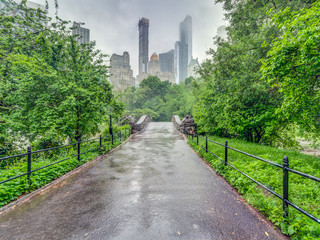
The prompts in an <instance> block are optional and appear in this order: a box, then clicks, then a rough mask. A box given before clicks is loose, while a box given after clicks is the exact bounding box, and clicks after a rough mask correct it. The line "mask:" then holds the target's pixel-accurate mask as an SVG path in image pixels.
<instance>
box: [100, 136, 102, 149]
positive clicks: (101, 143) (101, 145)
mask: <svg viewBox="0 0 320 240" xmlns="http://www.w3.org/2000/svg"><path fill="white" fill-rule="evenodd" d="M101 147H102V138H101V134H100V149H101Z"/></svg>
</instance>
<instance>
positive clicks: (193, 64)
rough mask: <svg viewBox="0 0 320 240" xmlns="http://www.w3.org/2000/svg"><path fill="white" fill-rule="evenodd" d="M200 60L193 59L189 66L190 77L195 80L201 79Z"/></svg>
mask: <svg viewBox="0 0 320 240" xmlns="http://www.w3.org/2000/svg"><path fill="white" fill-rule="evenodd" d="M199 66H200V65H199V60H198V58H196V59H191V61H190V63H189V66H188V77H194V78H199V77H200V76H199V74H198V73H197V70H198V67H199Z"/></svg>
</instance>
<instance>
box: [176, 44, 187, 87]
mask: <svg viewBox="0 0 320 240" xmlns="http://www.w3.org/2000/svg"><path fill="white" fill-rule="evenodd" d="M174 63H175V65H174V74H175V78H176V84H179V83H180V82H182V81H184V80H185V79H186V78H187V74H188V45H187V44H185V43H183V42H179V41H178V42H176V44H175V46H174Z"/></svg>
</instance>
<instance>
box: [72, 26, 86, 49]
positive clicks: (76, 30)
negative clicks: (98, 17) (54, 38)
mask: <svg viewBox="0 0 320 240" xmlns="http://www.w3.org/2000/svg"><path fill="white" fill-rule="evenodd" d="M81 25H83V23H78V22H73V30H72V35H77V36H78V37H77V41H78V42H79V43H80V44H81V43H89V42H90V29H88V28H84V27H81Z"/></svg>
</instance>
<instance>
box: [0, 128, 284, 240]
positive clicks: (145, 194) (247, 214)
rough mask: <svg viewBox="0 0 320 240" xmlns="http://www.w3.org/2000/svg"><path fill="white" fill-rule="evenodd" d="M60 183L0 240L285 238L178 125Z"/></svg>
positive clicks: (4, 227)
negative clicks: (217, 172) (193, 146)
mask: <svg viewBox="0 0 320 240" xmlns="http://www.w3.org/2000/svg"><path fill="white" fill-rule="evenodd" d="M59 185H61V186H59V187H56V188H51V189H50V190H49V191H47V192H45V193H44V194H42V195H39V196H35V197H33V198H32V199H31V201H30V202H27V203H25V204H22V205H20V206H19V207H17V208H15V209H14V210H12V211H10V212H8V213H5V214H2V215H0V239H130V240H131V239H139V240H140V239H223V240H225V239H281V236H280V235H279V234H278V233H276V231H274V230H273V229H272V228H271V227H270V226H269V225H267V224H266V223H265V222H264V220H263V219H261V218H260V217H258V216H257V215H256V214H254V213H253V212H252V211H250V210H249V208H248V207H247V206H246V205H245V204H243V203H242V201H239V197H238V196H237V195H236V194H235V193H234V192H233V191H232V189H231V188H230V187H229V186H228V185H227V184H226V183H225V182H224V181H223V180H221V179H220V178H218V177H217V176H216V175H215V174H214V173H213V172H212V171H211V170H210V169H209V168H208V167H207V166H206V165H205V164H204V163H203V162H202V160H201V159H199V158H198V156H197V155H196V154H194V153H193V151H192V150H191V148H190V147H189V146H188V145H187V144H186V143H185V141H184V139H183V138H182V136H181V135H180V134H179V133H178V132H176V131H175V130H174V129H173V125H172V123H150V124H149V126H148V127H147V129H146V131H144V132H142V133H139V134H136V135H134V136H133V137H132V139H131V140H130V141H129V142H128V143H127V144H126V145H125V146H124V147H123V148H121V149H120V150H118V151H117V152H115V153H113V154H112V155H110V156H108V157H106V158H105V159H104V160H102V161H99V162H97V163H96V164H94V165H93V166H92V167H91V168H90V169H88V170H86V171H83V172H82V173H80V174H77V175H74V176H73V177H71V178H68V179H67V180H66V181H65V182H63V183H60V184H59ZM265 232H267V233H268V235H269V237H268V236H267V235H266V234H265Z"/></svg>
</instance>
